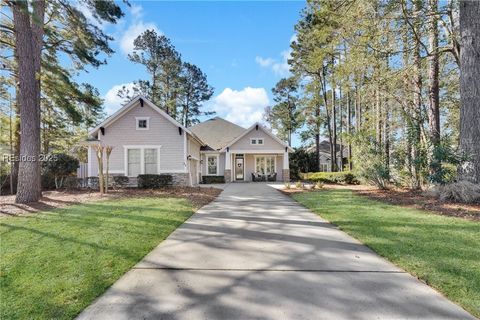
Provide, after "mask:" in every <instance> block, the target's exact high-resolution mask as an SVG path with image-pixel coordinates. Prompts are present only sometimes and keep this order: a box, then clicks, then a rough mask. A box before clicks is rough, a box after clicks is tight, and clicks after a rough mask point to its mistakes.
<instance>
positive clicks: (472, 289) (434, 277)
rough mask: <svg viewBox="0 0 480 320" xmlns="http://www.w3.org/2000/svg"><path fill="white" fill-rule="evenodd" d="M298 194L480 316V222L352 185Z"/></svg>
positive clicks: (320, 212) (320, 213) (305, 201)
mask: <svg viewBox="0 0 480 320" xmlns="http://www.w3.org/2000/svg"><path fill="white" fill-rule="evenodd" d="M293 198H294V199H295V200H297V201H298V202H300V203H301V204H303V205H305V206H306V207H308V208H310V209H311V210H312V211H314V212H316V213H317V214H319V215H320V216H322V217H323V218H325V219H327V220H329V221H330V222H332V223H333V224H335V225H337V226H338V227H339V228H340V229H342V230H343V231H345V232H347V233H349V234H350V235H352V236H354V237H355V238H357V239H359V240H360V241H362V242H363V243H364V244H366V245H367V246H369V247H370V248H372V249H373V250H375V251H376V252H377V253H378V254H380V255H382V256H384V257H385V258H387V259H388V260H390V261H392V262H393V263H394V264H396V265H398V266H400V267H401V268H403V269H405V270H406V271H408V272H410V273H411V274H414V275H416V276H417V277H418V278H420V279H422V280H423V281H425V282H426V283H427V284H429V285H430V286H432V287H434V288H436V289H438V290H439V291H441V292H442V293H443V294H444V295H445V296H447V297H448V298H449V299H450V300H452V301H454V302H456V303H458V304H459V305H461V306H463V307H464V308H465V309H466V310H468V311H469V312H470V313H472V314H473V315H474V316H477V317H479V316H480V223H478V222H474V221H468V220H463V219H459V218H453V217H445V216H440V215H435V214H430V213H427V212H425V211H419V210H415V209H409V208H403V207H400V206H395V205H389V204H385V203H382V202H378V201H374V200H370V199H367V198H365V197H361V196H358V195H355V194H353V192H352V191H350V190H325V191H318V192H306V193H298V194H294V195H293Z"/></svg>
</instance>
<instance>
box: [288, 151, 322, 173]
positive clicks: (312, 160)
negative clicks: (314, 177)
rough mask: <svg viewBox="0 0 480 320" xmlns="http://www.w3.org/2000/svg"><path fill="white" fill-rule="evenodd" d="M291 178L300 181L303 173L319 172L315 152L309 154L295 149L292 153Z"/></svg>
mask: <svg viewBox="0 0 480 320" xmlns="http://www.w3.org/2000/svg"><path fill="white" fill-rule="evenodd" d="M288 158H289V163H290V178H291V179H293V180H298V179H300V174H301V172H310V171H313V170H317V161H316V155H315V152H307V151H306V150H304V149H295V151H294V152H292V153H290V154H289V156H288Z"/></svg>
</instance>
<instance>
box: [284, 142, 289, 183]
mask: <svg viewBox="0 0 480 320" xmlns="http://www.w3.org/2000/svg"><path fill="white" fill-rule="evenodd" d="M282 174H283V181H285V182H288V181H290V163H289V161H288V149H287V147H285V151H284V152H283V170H282Z"/></svg>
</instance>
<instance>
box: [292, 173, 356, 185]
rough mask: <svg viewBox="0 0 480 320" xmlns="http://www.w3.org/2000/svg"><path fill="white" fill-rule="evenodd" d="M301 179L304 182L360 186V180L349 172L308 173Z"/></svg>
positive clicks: (302, 175)
mask: <svg viewBox="0 0 480 320" xmlns="http://www.w3.org/2000/svg"><path fill="white" fill-rule="evenodd" d="M301 178H302V179H303V180H309V181H312V182H323V183H345V184H358V183H359V182H358V180H357V178H356V177H355V175H353V173H351V172H349V171H344V172H307V173H302V174H301Z"/></svg>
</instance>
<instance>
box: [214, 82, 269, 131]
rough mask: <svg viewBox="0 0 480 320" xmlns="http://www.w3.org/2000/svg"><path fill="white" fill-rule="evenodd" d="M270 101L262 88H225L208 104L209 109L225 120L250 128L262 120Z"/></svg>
mask: <svg viewBox="0 0 480 320" xmlns="http://www.w3.org/2000/svg"><path fill="white" fill-rule="evenodd" d="M269 103H270V101H269V100H268V95H267V91H266V90H265V89H264V88H252V87H246V88H244V89H242V90H233V89H231V88H225V89H224V90H223V91H222V92H221V93H220V94H219V95H217V96H216V97H214V98H213V99H212V101H211V102H210V103H209V104H210V108H211V109H212V110H214V111H216V112H217V113H218V114H219V115H220V116H221V117H224V118H225V119H226V120H228V121H231V122H233V123H236V124H238V125H240V126H242V127H250V126H251V125H252V124H254V123H255V122H257V121H261V120H262V118H263V112H264V109H265V107H266V106H268V105H269Z"/></svg>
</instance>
